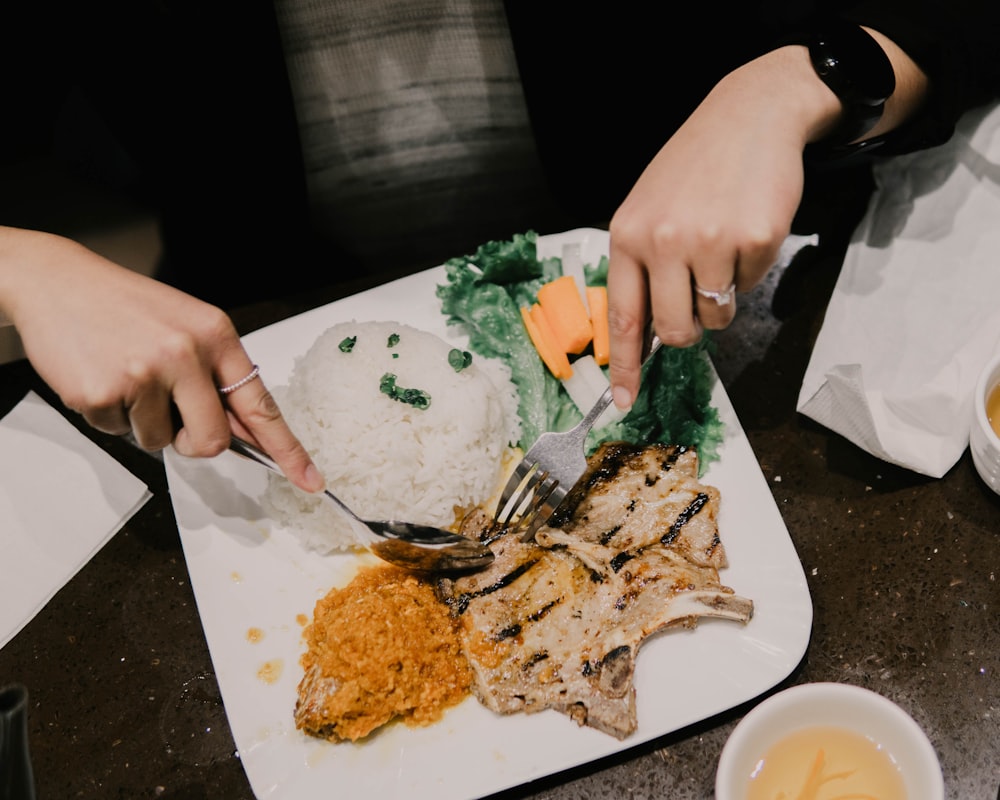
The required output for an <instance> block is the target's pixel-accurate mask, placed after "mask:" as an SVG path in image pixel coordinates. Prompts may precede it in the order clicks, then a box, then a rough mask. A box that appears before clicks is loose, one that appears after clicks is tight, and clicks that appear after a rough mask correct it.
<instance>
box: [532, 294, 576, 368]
mask: <svg viewBox="0 0 1000 800" xmlns="http://www.w3.org/2000/svg"><path fill="white" fill-rule="evenodd" d="M535 309H538V311H537V312H536V311H535ZM521 319H522V320H523V321H524V327H525V329H526V330H527V331H528V336H529V337H530V338H531V343H532V344H533V345H534V346H535V350H536V351H537V352H538V355H539V357H540V358H541V359H542V361H543V362H544V364H545V366H546V367H548V369H549V372H551V373H552V374H553V375H554V376H555V377H556V378H558V379H559V380H565V379H566V378H568V377H570V376H571V375H572V374H573V368H572V367H571V366H570V363H569V359H568V358H567V357H566V353H564V352H563V351H562V350H561V349H559V347H557V346H556V345H555V344H554V342H553V341H552V339H551V338H550V337H551V329H550V327H549V325H548V323H547V321H546V320H545V318H544V317H543V316H542V314H541V308H539V306H538V304H537V303H536V304H535V305H534V306H532V308H531V309H530V310H529V309H528V308H524V307H522V308H521ZM539 322H541V323H542V324H541V325H540V324H539Z"/></svg>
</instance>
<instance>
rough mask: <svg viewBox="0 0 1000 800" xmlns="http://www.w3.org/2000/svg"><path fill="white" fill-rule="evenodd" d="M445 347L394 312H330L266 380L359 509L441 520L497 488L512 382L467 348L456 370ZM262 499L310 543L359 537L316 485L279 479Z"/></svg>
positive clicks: (342, 493)
mask: <svg viewBox="0 0 1000 800" xmlns="http://www.w3.org/2000/svg"><path fill="white" fill-rule="evenodd" d="M453 349H454V348H453V345H451V344H449V343H447V342H445V341H444V340H442V339H440V338H439V337H437V336H435V335H433V334H430V333H426V332H424V331H420V330H417V329H416V328H413V327H410V326H408V325H401V324H399V323H396V322H345V323H340V324H338V325H335V326H333V327H332V328H329V329H328V330H327V331H326V332H324V333H323V334H322V335H321V336H320V337H319V339H317V340H316V342H315V343H314V344H313V346H312V347H311V348H310V349H309V351H308V352H307V353H306V354H305V355H304V356H301V357H300V358H298V359H297V360H296V362H295V366H294V369H293V372H292V375H291V378H290V380H289V383H288V385H287V386H279V387H276V388H275V389H274V390H273V391H274V395H275V398H276V399H277V401H278V403H279V405H280V406H281V409H282V412H283V413H284V415H285V418H286V419H287V420H288V423H289V425H290V426H291V428H292V430H293V431H294V432H295V434H296V435H297V436H298V437H299V438H300V440H301V441H302V443H303V444H304V445H305V447H306V449H307V450H308V451H309V453H310V455H312V457H313V459H314V460H315V462H316V465H317V466H318V467H319V469H320V471H321V472H322V473H323V475H324V476H325V477H326V480H327V485H328V488H329V489H330V490H331V491H332V492H333V493H334V494H336V495H337V496H338V497H339V498H340V499H341V500H343V501H344V502H345V503H346V504H347V505H348V506H349V507H351V508H352V509H353V510H354V511H355V513H357V514H358V516H360V517H362V518H363V519H374V520H383V519H399V520H404V521H407V522H416V523H420V524H424V525H435V526H438V527H443V528H447V527H449V526H452V525H454V523H455V521H456V515H460V514H461V513H462V511H464V510H468V509H471V508H472V507H474V506H475V505H477V504H479V503H482V502H485V501H486V500H488V499H489V498H490V497H491V496H492V495H493V494H494V493H495V492H496V489H497V485H498V483H499V481H500V478H501V471H502V467H501V461H502V458H503V455H504V451H505V450H506V449H507V447H508V445H509V443H511V442H516V441H517V440H518V438H519V429H520V421H519V419H518V416H517V389H516V387H515V386H514V384H513V383H512V382H511V380H510V372H509V370H508V369H507V367H506V365H504V364H503V363H501V362H499V361H494V360H492V359H485V358H480V357H478V356H473V357H472V362H471V364H469V365H468V366H466V367H464V368H461V369H459V370H456V369H455V367H454V366H453V365H452V363H450V362H449V354H450V353H451V351H452V350H453ZM387 376H389V377H387ZM391 376H395V377H394V378H393V377H391ZM407 390H417V391H416V392H415V393H408V391H407ZM424 400H426V401H428V402H427V403H426V407H423V406H424V404H425V403H424ZM265 503H266V505H268V506H269V511H270V513H271V514H272V515H273V516H274V517H275V519H276V520H277V521H278V522H280V523H281V524H282V525H283V527H285V528H286V529H289V530H292V531H295V532H298V533H300V534H302V535H303V536H304V538H305V540H306V542H307V543H308V544H309V546H311V547H314V548H317V549H319V550H322V551H329V550H335V549H344V548H351V547H356V546H357V545H358V542H357V541H356V540H355V538H354V536H353V534H352V533H351V531H350V526H349V525H348V524H347V523H346V522H345V521H344V519H343V515H342V514H340V512H338V511H337V510H336V508H335V507H334V506H333V504H332V503H331V502H330V501H329V500H328V499H323V498H322V496H313V495H309V494H306V493H305V492H302V491H300V490H298V489H296V488H294V487H293V486H292V484H291V483H289V482H288V481H286V480H284V479H280V478H279V479H274V480H271V482H270V483H269V486H268V490H267V493H266V497H265Z"/></svg>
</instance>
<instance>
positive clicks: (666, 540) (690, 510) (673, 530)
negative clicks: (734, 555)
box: [660, 492, 718, 545]
mask: <svg viewBox="0 0 1000 800" xmlns="http://www.w3.org/2000/svg"><path fill="white" fill-rule="evenodd" d="M707 502H708V495H707V494H705V493H704V492H698V494H697V495H696V496H695V498H694V500H692V501H691V503H690V504H689V505H688V507H687V508H685V509H684V510H683V511H682V512H681V513H680V514H678V515H677V519H675V520H674V523H673V525H671V526H670V530H669V531H668V532H667V533H665V534H664V535H663V537H662V538H661V539H660V541H661V542H662V543H663V544H665V545H669V544H672V543H673V541H674V539H676V538H677V536H678V534H680V532H681V529H682V528H683V527H684V526H685V525H687V524H688V523H689V522H690V521H691V518H692V517H693V516H694V515H695V514H697V513H698V512H699V511H701V510H702V509H703V508H704V507H705V503H707ZM715 538H718V536H716V537H715Z"/></svg>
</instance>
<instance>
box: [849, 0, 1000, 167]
mask: <svg viewBox="0 0 1000 800" xmlns="http://www.w3.org/2000/svg"><path fill="white" fill-rule="evenodd" d="M842 16H843V17H844V18H846V19H850V20H851V21H853V22H857V23H859V24H862V25H866V26H868V27H870V28H873V29H874V30H877V31H879V32H880V33H883V34H885V35H886V36H888V37H889V38H890V39H892V40H893V41H894V42H895V43H896V44H898V45H899V46H900V47H901V48H902V49H903V50H904V51H905V52H906V53H907V54H908V55H909V56H910V57H911V58H912V59H913V60H914V61H915V62H916V63H917V64H918V65H919V66H920V68H921V69H923V70H924V72H925V73H926V74H927V76H928V79H929V81H930V85H929V94H928V96H927V99H926V101H925V102H924V104H923V106H922V108H921V110H920V111H919V113H918V114H917V115H916V117H914V118H913V119H912V120H910V121H909V122H908V123H907V124H905V125H904V126H902V127H901V128H900V129H899V130H898V131H896V132H894V134H893V135H892V136H890V137H889V138H888V139H887V141H886V144H885V145H884V146H883V148H882V149H881V151H880V152H882V153H885V154H888V153H901V152H907V151H912V150H918V149H922V148H926V147H932V146H934V145H938V144H941V143H943V142H945V141H947V139H948V138H949V137H950V136H951V135H952V133H953V132H954V129H955V123H956V122H957V121H958V118H959V117H960V116H961V115H962V114H963V113H965V112H966V111H968V110H969V109H971V108H975V107H977V106H980V105H983V104H985V103H987V102H989V101H990V100H992V99H995V98H998V97H1000V58H998V57H997V49H998V43H1000V3H998V2H997V1H996V0H986V2H982V1H981V0H947V2H944V1H942V0H865V1H864V2H855V3H851V4H849V5H847V6H845V8H844V11H843V13H842Z"/></svg>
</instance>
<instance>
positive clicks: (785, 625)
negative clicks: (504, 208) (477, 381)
mask: <svg viewBox="0 0 1000 800" xmlns="http://www.w3.org/2000/svg"><path fill="white" fill-rule="evenodd" d="M567 242H580V243H581V244H582V249H583V256H584V260H585V262H589V263H596V261H597V259H598V257H599V256H600V255H601V254H602V253H606V252H607V247H608V236H607V233H606V232H605V231H599V230H593V229H581V230H575V231H568V232H566V233H562V234H558V235H553V236H545V237H540V241H539V254H540V255H543V256H549V255H556V256H559V255H561V253H562V245H563V244H564V243H567ZM444 280H445V278H444V270H443V268H441V267H439V268H435V269H432V270H429V271H427V272H423V273H420V274H417V275H413V276H410V277H407V278H403V279H402V280H399V281H395V282H393V283H390V284H386V285H384V286H380V287H378V288H376V289H372V290H370V291H367V292H363V293H361V294H358V295H355V296H353V297H349V298H346V299H344V300H340V301H338V302H335V303H332V304H330V305H327V306H324V307H322V308H318V309H315V310H313V311H310V312H307V313H305V314H302V315H299V316H297V317H293V318H290V319H288V320H284V321H282V322H280V323H277V324H275V325H272V326H270V327H268V328H264V329H262V330H259V331H256V332H254V333H252V334H250V335H249V336H247V337H245V339H244V343H245V346H246V348H247V351H248V352H249V353H250V356H251V358H253V360H254V361H255V362H256V363H258V364H259V365H260V368H261V374H262V375H263V376H264V378H265V379H266V380H267V381H268V384H269V385H271V386H276V385H279V384H282V383H284V382H286V381H287V380H288V378H289V376H290V374H291V371H292V366H293V362H294V359H295V358H296V357H297V356H299V355H301V354H303V353H304V352H305V351H306V350H307V349H308V347H309V346H310V345H311V344H312V343H313V341H314V340H315V339H316V338H317V337H318V336H319V335H320V334H321V333H322V332H323V331H324V330H326V328H328V327H329V326H331V325H333V324H335V323H338V322H343V321H350V320H358V321H362V320H394V321H397V322H401V323H407V324H410V325H413V326H415V327H418V328H422V329H424V330H427V331H431V332H433V333H436V334H438V335H440V336H443V337H444V338H446V339H450V340H453V341H455V342H456V344H457V345H458V346H463V345H464V340H463V339H462V338H461V337H460V336H457V335H456V332H455V331H454V330H452V329H449V328H448V326H447V324H446V319H445V317H444V316H443V315H442V314H441V313H440V304H439V301H438V300H437V297H436V295H435V287H436V286H437V285H439V284H441V283H443V282H444ZM713 400H714V403H715V404H716V406H717V407H718V409H719V411H720V414H721V416H722V418H723V420H724V422H725V423H726V438H725V442H724V444H723V446H722V449H721V451H720V455H721V457H720V460H719V461H717V462H716V463H714V464H713V465H712V466H711V468H710V469H709V470H708V471H707V473H706V475H705V477H704V480H705V482H706V483H711V484H713V485H715V486H717V487H718V488H719V489H720V490H721V492H722V505H721V510H720V516H719V525H720V534H721V536H722V540H723V543H724V544H725V547H726V551H727V553H728V556H729V561H730V566H729V567H728V568H727V569H725V570H723V571H722V576H721V577H722V581H723V583H725V584H726V585H728V586H731V587H732V588H733V589H734V590H735V591H736V592H737V593H738V594H740V595H743V596H745V597H749V598H751V599H752V600H753V601H754V603H755V615H754V618H753V620H751V622H750V623H749V624H747V625H746V626H742V625H740V624H737V623H733V622H729V621H724V620H704V621H702V622H701V624H700V625H699V626H698V627H697V629H695V630H693V631H690V630H676V631H668V632H665V633H663V634H661V635H659V636H656V637H654V638H652V639H651V640H649V641H647V642H646V643H645V644H644V645H643V648H642V651H641V653H640V655H639V658H638V664H637V668H636V675H635V685H636V691H637V700H638V723H639V724H638V731H637V732H636V733H635V734H633V735H632V736H631V737H630V738H629V739H627V740H626V741H624V742H620V741H618V740H616V739H614V738H612V737H610V736H608V735H606V734H603V733H598V732H597V731H594V730H591V729H589V728H580V727H577V725H576V724H575V723H574V722H572V721H571V720H570V719H569V718H568V717H565V716H563V715H562V714H559V713H558V712H555V711H545V712H541V713H538V714H534V715H530V716H529V715H515V716H510V717H500V716H497V715H496V714H494V713H492V712H490V711H488V710H486V709H485V708H483V707H482V706H480V705H479V704H478V703H477V702H476V701H475V700H474V699H471V698H470V699H468V700H466V701H465V702H464V703H462V704H461V705H459V706H458V707H456V708H454V709H452V710H451V711H449V712H448V713H447V714H446V715H445V718H444V719H443V721H441V722H440V723H438V724H436V725H433V726H431V727H428V728H418V729H411V728H408V727H406V726H404V725H393V726H390V727H389V728H387V729H385V730H383V731H382V732H381V733H378V734H377V735H375V736H373V737H372V738H371V740H370V741H366V742H365V743H363V744H357V745H355V744H330V743H328V742H325V741H322V740H317V739H315V738H310V737H307V736H305V735H303V734H301V733H300V732H299V731H297V730H296V728H295V724H294V721H293V719H292V712H293V709H294V707H295V698H296V687H297V685H298V682H299V679H300V677H301V668H300V666H299V657H300V655H301V653H302V640H301V632H302V626H303V624H304V622H306V621H307V620H308V619H310V618H311V616H312V611H313V606H314V604H315V602H316V600H318V599H319V598H320V597H322V596H323V595H325V594H326V593H327V592H328V591H329V590H330V588H331V587H333V586H336V585H343V584H345V583H346V582H347V581H348V580H349V579H350V577H351V576H352V575H353V573H354V571H355V570H356V569H357V566H358V564H359V563H361V562H362V558H363V557H359V556H353V555H336V556H325V557H324V556H318V555H317V554H315V553H312V552H310V551H307V550H306V549H304V548H303V547H302V545H301V544H300V543H299V542H298V540H297V539H296V538H295V537H294V536H293V535H292V534H291V533H289V532H286V531H284V530H282V529H281V528H280V527H278V526H276V525H275V524H274V523H272V522H271V521H269V520H268V519H266V518H265V516H264V514H263V511H262V509H261V506H260V504H259V502H258V501H259V498H260V496H261V494H262V492H263V490H264V487H265V486H266V475H265V474H264V471H263V470H262V469H261V468H260V467H258V466H255V465H253V464H250V463H248V462H244V461H243V460H241V459H240V458H239V457H237V456H235V455H233V454H231V453H225V454H223V455H221V456H219V457H218V458H215V459H212V460H189V459H184V458H182V457H180V456H178V455H177V454H176V453H174V452H172V451H170V452H168V453H167V456H166V467H167V478H168V481H169V486H170V493H171V497H172V500H173V505H174V511H175V513H176V516H177V524H178V527H179V529H180V535H181V541H182V543H183V547H184V554H185V558H186V560H187V565H188V570H189V572H190V575H191V580H192V585H193V588H194V593H195V597H196V598H197V602H198V610H199V613H200V614H201V619H202V623H203V625H204V628H205V634H206V637H207V640H208V645H209V648H210V650H211V654H212V661H213V664H214V667H215V672H216V676H217V678H218V681H219V686H220V688H221V690H222V697H223V702H224V704H225V708H226V713H227V715H228V718H229V723H230V726H231V728H232V731H233V736H234V737H235V740H236V745H237V747H238V748H239V751H240V757H241V759H242V761H243V765H244V768H245V769H246V772H247V775H248V777H249V780H250V783H251V785H252V787H253V790H254V792H255V794H256V795H257V797H258V798H260V799H261V800H263V798H271V797H281V798H302V799H303V800H306V799H307V798H320V797H328V796H330V794H331V792H333V793H335V794H336V795H337V796H342V797H343V796H350V797H377V798H379V799H380V800H390V798H406V800H419V798H433V800H447V799H448V798H470V797H480V796H483V795H487V794H491V793H493V792H497V791H500V790H503V789H506V788H509V787H512V786H517V785H520V784H523V783H526V782H529V781H531V780H534V779H536V778H539V777H542V776H545V775H550V774H553V773H556V772H559V771H562V770H565V769H568V768H570V767H574V766H577V765H580V764H585V763H587V762H590V761H593V760H595V759H598V758H601V757H603V756H607V755H609V754H612V753H615V752H618V751H621V750H624V749H626V748H629V747H632V746H635V745H637V744H640V743H642V742H645V741H647V740H649V739H653V738H655V737H658V736H662V735H664V734H667V733H670V732H672V731H675V730H678V729H679V728H683V727H685V726H687V725H691V724H692V723H695V722H698V721H700V720H702V719H705V718H706V717H710V716H712V715H714V714H718V713H720V712H722V711H725V710H727V709H729V708H732V707H733V706H735V705H738V704H740V703H743V702H745V701H747V700H750V699H752V698H754V697H756V696H758V695H759V694H761V693H762V692H765V691H767V690H768V689H770V688H771V687H773V686H774V685H776V684H777V683H779V682H780V681H781V680H783V679H784V678H785V677H786V676H787V675H788V674H789V673H790V672H791V671H792V670H793V669H794V668H795V666H796V664H797V663H798V662H799V660H800V659H801V657H802V655H803V654H804V652H805V649H806V645H807V643H808V640H809V633H810V629H811V626H812V603H811V601H810V598H809V592H808V587H807V585H806V580H805V575H804V574H803V571H802V566H801V564H800V562H799V559H798V556H797V554H796V552H795V549H794V547H793V546H792V542H791V540H790V539H789V536H788V531H787V529H786V528H785V525H784V523H783V521H782V519H781V516H780V515H779V513H778V509H777V507H776V505H775V503H774V499H773V497H772V496H771V492H770V490H769V488H768V486H767V484H766V482H765V480H764V477H763V475H762V473H761V470H760V466H759V465H758V463H757V460H756V458H755V457H754V454H753V452H752V450H751V449H750V445H749V443H748V441H747V439H746V437H745V435H744V433H743V431H742V429H741V428H740V424H739V421H738V420H737V418H736V414H735V412H734V411H733V408H732V405H731V404H730V402H729V399H728V397H727V396H726V393H725V391H724V389H723V388H722V385H721V383H718V382H717V384H716V386H715V389H714V394H713Z"/></svg>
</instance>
